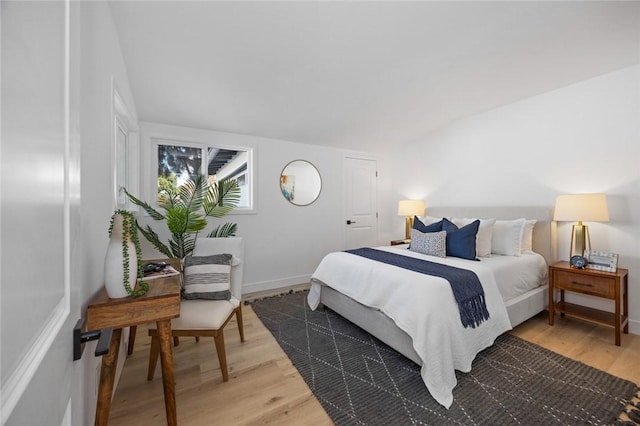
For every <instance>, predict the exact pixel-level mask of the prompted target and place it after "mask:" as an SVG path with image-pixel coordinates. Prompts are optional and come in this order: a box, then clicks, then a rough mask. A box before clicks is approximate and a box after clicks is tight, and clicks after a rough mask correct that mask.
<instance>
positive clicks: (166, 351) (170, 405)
mask: <svg viewBox="0 0 640 426" xmlns="http://www.w3.org/2000/svg"><path fill="white" fill-rule="evenodd" d="M157 326H158V339H159V340H160V362H161V363H162V386H163V388H164V405H165V410H166V413H167V425H171V426H175V425H177V424H178V420H177V413H176V382H175V380H174V377H173V351H172V349H171V321H170V320H164V321H158V322H157Z"/></svg>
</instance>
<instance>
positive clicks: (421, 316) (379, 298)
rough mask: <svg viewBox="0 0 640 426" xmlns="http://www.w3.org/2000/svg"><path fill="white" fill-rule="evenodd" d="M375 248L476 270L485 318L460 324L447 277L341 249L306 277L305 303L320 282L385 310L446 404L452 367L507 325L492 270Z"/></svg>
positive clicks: (314, 301)
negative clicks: (408, 340)
mask: <svg viewBox="0 0 640 426" xmlns="http://www.w3.org/2000/svg"><path fill="white" fill-rule="evenodd" d="M377 249H378V250H385V251H389V252H393V253H397V254H402V255H406V256H411V257H416V258H421V259H424V260H429V261H431V262H438V263H443V264H446V265H451V266H455V267H458V268H464V269H469V270H471V271H473V272H475V273H476V275H477V276H478V278H479V279H480V282H481V283H482V286H483V288H484V292H485V298H486V303H487V309H488V311H489V315H490V318H489V319H488V320H486V321H484V322H483V323H482V324H480V325H479V326H478V327H476V328H470V327H469V328H464V327H463V326H462V323H461V321H460V311H459V310H458V305H457V304H456V301H455V299H454V297H453V292H452V291H451V286H450V285H449V283H448V282H447V281H446V280H444V279H442V278H438V277H433V276H430V275H425V274H421V273H417V272H413V271H409V270H407V269H403V268H398V267H395V266H392V265H388V264H385V263H381V262H376V261H374V260H370V259H367V258H364V257H361V256H356V255H353V254H349V253H345V252H335V253H330V254H328V255H327V256H325V258H324V259H323V260H322V262H321V263H320V265H318V268H317V269H316V271H315V272H314V273H313V275H312V278H311V282H312V287H311V291H310V292H309V296H308V299H307V300H308V303H309V306H310V307H311V309H316V308H317V307H318V304H319V303H320V292H321V287H322V285H321V284H324V285H328V286H330V287H332V288H333V289H335V290H337V291H339V292H340V293H342V294H345V295H347V296H349V297H351V298H352V299H354V300H356V301H358V302H360V303H361V304H363V305H365V306H369V307H372V308H376V309H379V310H381V311H382V312H384V313H385V314H386V315H387V316H388V317H389V318H391V319H392V320H393V321H395V323H396V325H397V326H398V327H399V328H401V329H402V330H404V331H405V332H406V333H407V334H408V335H409V336H410V337H411V338H412V339H413V347H414V349H415V351H416V353H417V354H418V355H419V356H420V359H421V360H422V370H421V375H422V379H423V380H424V383H425V385H426V386H427V389H428V390H429V392H430V393H431V395H432V396H433V397H434V399H435V400H436V401H438V402H439V403H440V404H442V405H443V406H445V407H446V408H449V407H450V406H451V404H452V402H453V393H452V392H453V388H454V387H455V386H456V376H455V370H460V371H463V372H468V371H470V370H471V363H472V361H473V359H474V358H475V356H476V355H477V354H478V353H479V352H480V351H482V350H483V349H485V348H487V347H489V346H491V345H492V344H493V342H494V341H495V339H496V337H498V336H499V335H501V334H502V333H504V332H505V331H507V330H510V329H511V325H510V322H509V317H508V316H507V311H506V308H505V306H504V303H503V300H502V297H501V295H500V292H499V291H498V288H497V286H496V281H495V278H494V275H493V272H491V270H490V269H488V268H487V267H485V266H483V265H482V264H481V262H476V261H470V260H463V259H458V258H451V257H449V258H438V257H433V256H427V255H422V254H418V253H414V252H412V251H409V250H406V249H398V248H394V247H377Z"/></svg>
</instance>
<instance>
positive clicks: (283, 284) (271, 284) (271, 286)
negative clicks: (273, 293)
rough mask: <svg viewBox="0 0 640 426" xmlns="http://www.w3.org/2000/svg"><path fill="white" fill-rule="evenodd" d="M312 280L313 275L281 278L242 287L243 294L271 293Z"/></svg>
mask: <svg viewBox="0 0 640 426" xmlns="http://www.w3.org/2000/svg"><path fill="white" fill-rule="evenodd" d="M310 280H311V275H298V276H295V277H286V278H280V279H277V280H271V281H261V282H257V283H248V284H244V285H243V286H242V294H249V293H257V292H259V291H269V290H277V289H281V288H282V289H284V288H288V287H291V286H294V285H298V284H306V283H308V282H309V281H310Z"/></svg>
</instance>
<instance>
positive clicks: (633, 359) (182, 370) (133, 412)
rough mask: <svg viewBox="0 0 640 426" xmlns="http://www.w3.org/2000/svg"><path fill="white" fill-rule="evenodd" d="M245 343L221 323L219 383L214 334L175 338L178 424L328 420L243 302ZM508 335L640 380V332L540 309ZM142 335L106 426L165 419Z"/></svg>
mask: <svg viewBox="0 0 640 426" xmlns="http://www.w3.org/2000/svg"><path fill="white" fill-rule="evenodd" d="M243 313H244V320H245V337H246V342H245V343H243V344H241V343H240V338H239V335H238V330H237V325H236V323H235V322H232V323H229V324H228V325H227V327H226V328H225V342H226V345H227V362H228V364H229V381H228V382H226V383H224V382H223V381H222V376H221V374H220V369H219V367H218V359H217V356H216V352H215V347H214V344H213V339H211V340H206V339H201V340H200V342H199V343H196V342H195V341H194V339H187V338H182V339H181V341H180V345H179V346H178V347H176V348H174V366H175V379H176V400H177V403H176V405H177V411H178V423H179V424H180V425H195V426H197V425H208V426H209V425H218V424H219V425H256V424H266V425H268V424H274V425H275V424H277V425H330V424H332V422H331V420H330V419H329V417H328V416H327V414H326V413H325V412H324V410H323V409H322V406H321V405H320V403H319V402H318V401H317V400H316V399H315V397H314V396H313V394H312V393H311V391H310V390H309V388H308V387H307V385H306V384H305V382H304V380H303V379H302V377H301V376H300V375H299V374H298V372H297V371H296V369H295V368H294V367H293V366H292V364H291V362H290V361H289V359H288V358H287V356H286V355H285V354H284V352H283V351H282V350H281V349H280V347H279V346H278V344H277V343H276V341H275V339H274V338H273V337H272V336H271V334H270V333H269V331H267V329H266V328H265V327H264V326H263V325H262V323H261V322H260V320H259V319H258V318H257V317H256V315H255V313H254V312H253V310H252V309H251V306H250V305H246V306H244V307H243ZM512 333H513V334H515V335H516V336H519V337H521V338H523V339H526V340H529V341H531V342H534V343H537V344H539V345H541V346H544V347H546V348H548V349H551V350H553V351H555V352H558V353H560V354H563V355H565V356H568V357H570V358H573V359H576V360H579V361H582V362H584V363H585V364H588V365H591V366H593V367H596V368H599V369H601V370H604V371H607V372H609V373H611V374H614V375H616V376H619V377H623V378H625V379H628V380H631V381H633V382H635V383H637V384H640V336H634V335H626V334H625V335H623V336H622V346H621V347H617V346H615V345H614V337H613V329H611V328H608V327H604V326H599V325H595V324H591V323H588V322H585V321H580V320H576V319H571V318H560V317H557V318H556V322H555V326H553V327H550V326H549V325H548V323H547V317H546V315H544V314H541V315H539V316H537V317H534V318H532V319H530V320H529V321H527V322H525V323H524V324H522V325H520V326H518V327H517V328H516V329H515V330H514V331H512ZM148 356H149V338H148V337H147V332H146V328H145V327H139V328H138V334H137V341H136V344H135V349H134V352H133V354H132V355H130V356H129V357H128V359H127V361H126V364H125V367H124V371H123V373H122V378H121V379H120V383H119V385H118V388H117V390H116V394H115V397H114V400H113V404H112V407H111V417H110V421H109V424H110V425H114V426H117V425H126V426H129V425H136V424H145V425H162V424H166V423H165V413H164V400H163V393H162V380H161V375H160V368H159V367H158V370H157V371H156V377H155V379H154V380H153V381H151V382H148V381H147V380H146V375H147V362H148Z"/></svg>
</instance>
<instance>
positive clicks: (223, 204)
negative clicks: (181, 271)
mask: <svg viewBox="0 0 640 426" xmlns="http://www.w3.org/2000/svg"><path fill="white" fill-rule="evenodd" d="M125 194H126V195H127V197H128V198H129V200H131V202H132V203H134V204H135V205H137V206H140V207H142V208H143V209H144V210H145V211H146V212H147V213H148V214H149V216H151V218H153V219H154V220H158V221H161V220H162V221H165V223H166V225H167V227H168V228H169V232H171V238H170V239H169V242H168V244H165V243H164V242H162V241H161V240H160V237H159V236H158V234H157V233H156V232H155V231H154V230H153V228H151V226H149V225H147V226H146V227H144V228H143V227H141V226H139V225H138V229H140V232H142V235H144V237H145V238H146V239H147V240H148V241H149V242H150V243H151V244H153V245H154V247H155V248H156V249H157V250H158V251H159V252H160V253H162V254H164V255H165V256H167V257H169V258H178V259H183V258H184V257H185V256H188V255H189V254H191V253H192V252H193V249H194V247H195V242H196V239H197V237H198V234H199V232H200V231H202V230H204V228H205V227H206V226H207V217H216V218H221V217H223V216H225V215H227V214H229V213H230V212H231V211H232V210H233V209H234V208H235V207H236V206H237V205H238V203H239V202H240V187H239V186H238V182H237V181H236V180H235V179H222V180H220V181H218V182H216V183H214V184H210V183H209V182H208V180H207V177H206V176H203V175H200V174H199V175H196V176H195V177H194V178H189V179H188V180H187V181H186V182H185V183H184V184H182V185H181V186H179V187H177V188H175V189H174V188H171V187H169V188H165V189H164V190H162V191H161V192H160V194H159V195H158V207H160V209H162V210H164V212H163V213H162V212H160V211H158V210H156V209H155V208H153V207H152V206H151V205H150V204H148V203H146V202H144V201H142V200H140V199H138V198H136V197H135V196H133V195H131V194H130V193H129V192H128V191H127V190H126V189H125ZM236 229H237V225H236V224H235V223H225V224H224V225H219V226H217V227H216V228H215V229H214V230H213V231H211V232H210V233H209V235H207V236H208V237H229V236H234V235H235V232H236Z"/></svg>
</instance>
